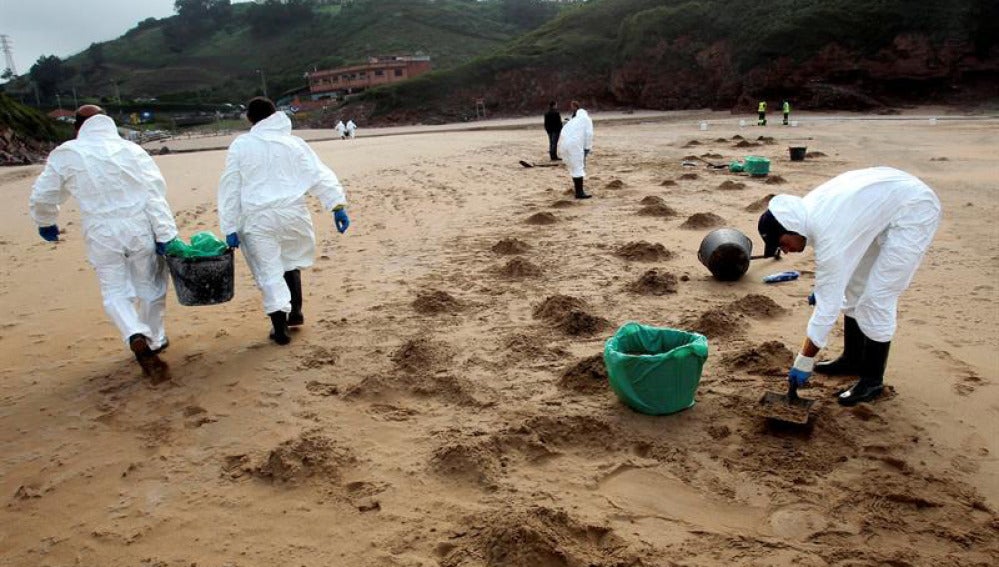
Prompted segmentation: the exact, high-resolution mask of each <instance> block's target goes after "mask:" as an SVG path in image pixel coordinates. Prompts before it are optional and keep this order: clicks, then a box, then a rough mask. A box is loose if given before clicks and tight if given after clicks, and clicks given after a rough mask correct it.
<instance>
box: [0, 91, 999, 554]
mask: <svg viewBox="0 0 999 567" xmlns="http://www.w3.org/2000/svg"><path fill="white" fill-rule="evenodd" d="M919 113H925V114H926V115H936V114H938V113H939V114H941V116H943V113H942V112H940V111H939V110H938V109H929V110H922V109H921V110H920V111H919ZM659 114H664V113H659ZM913 114H916V112H915V111H914V112H913ZM594 118H595V120H596V141H595V144H594V153H593V154H592V155H591V156H590V162H589V165H588V167H587V172H588V174H589V177H588V178H587V190H588V191H590V192H592V193H593V195H594V198H593V199H591V200H589V201H586V202H583V203H578V202H575V201H573V200H572V199H571V190H570V187H571V183H570V180H569V178H568V175H567V173H566V171H565V169H564V168H561V167H535V168H530V169H527V168H523V167H522V166H521V165H519V164H518V161H519V160H527V161H528V162H537V163H539V164H546V163H547V139H546V137H545V135H544V132H543V130H542V128H541V123H540V117H538V119H537V120H536V121H535V122H536V124H535V127H534V128H532V129H525V127H528V126H530V123H529V122H516V121H514V122H512V123H510V124H509V125H508V126H509V127H506V126H504V125H503V124H502V123H500V124H499V126H498V127H497V128H496V129H488V130H473V131H447V132H435V131H433V129H425V128H416V127H413V128H407V129H400V130H399V131H391V132H381V133H382V134H391V135H373V134H374V133H377V131H375V130H373V129H364V128H362V129H361V130H360V134H361V135H360V137H359V138H358V139H356V140H353V141H349V142H346V141H317V142H314V143H313V147H314V148H315V150H316V151H317V153H318V154H319V155H320V156H321V157H322V158H323V159H324V160H325V161H326V162H327V163H328V164H329V165H330V166H331V167H332V168H333V169H334V171H336V172H337V174H338V175H339V176H340V178H341V180H342V181H343V183H344V185H345V187H346V189H347V195H348V199H349V202H350V212H351V219H352V225H351V228H350V230H349V232H348V233H347V234H346V235H343V236H341V235H338V234H337V233H336V232H335V231H334V230H333V228H332V223H331V222H330V219H329V218H328V217H327V216H326V215H320V214H319V210H318V203H316V202H315V201H313V202H312V205H313V207H314V211H315V213H316V214H315V217H314V220H315V223H316V227H317V240H318V255H317V260H316V264H315V266H314V267H313V268H312V269H310V270H307V271H304V272H303V275H302V279H303V286H304V289H305V316H306V326H305V327H304V328H302V329H301V330H299V331H298V332H297V333H296V334H295V335H294V337H293V342H292V344H291V345H290V346H287V347H278V346H275V345H274V344H272V343H270V342H269V341H268V339H267V331H268V320H267V318H266V316H265V315H264V313H263V311H262V307H261V302H260V294H259V293H258V291H257V290H256V288H255V287H254V285H253V282H252V280H251V278H250V275H249V271H248V269H247V268H246V265H245V263H244V262H243V260H242V257H240V258H239V260H238V264H237V267H236V274H237V284H236V297H235V299H234V300H233V301H232V302H230V303H227V304H224V305H219V306H213V307H201V308H189V307H181V306H179V305H178V304H177V302H176V297H175V295H174V293H173V290H172V289H171V291H170V296H169V304H168V311H167V331H168V334H169V336H170V341H171V346H170V349H169V350H168V351H167V352H166V353H165V355H164V358H165V359H166V360H167V361H168V362H169V363H170V364H171V366H172V369H173V375H174V379H173V381H172V382H168V383H165V384H161V385H158V386H153V385H150V384H149V383H148V382H147V381H146V380H144V379H143V378H142V377H141V374H140V372H139V369H138V367H137V365H135V363H134V361H133V360H132V359H131V358H130V354H129V353H128V352H127V350H126V349H125V347H124V345H122V344H121V340H120V338H119V337H118V335H117V331H116V329H115V328H114V326H113V325H112V323H111V322H110V321H109V320H108V319H107V318H106V317H105V315H104V312H103V309H102V307H101V298H100V293H99V290H98V287H97V283H96V278H95V276H94V273H93V271H92V270H91V268H90V267H89V266H88V265H87V263H86V260H85V255H84V250H83V243H82V239H81V235H80V233H79V225H80V221H79V213H78V211H77V209H76V207H75V205H74V204H72V202H71V203H69V204H67V206H65V207H64V208H63V211H62V214H61V217H60V226H62V227H63V228H65V230H66V234H65V235H64V242H60V243H58V244H50V243H46V242H43V241H41V240H40V239H39V238H38V237H37V234H36V229H35V227H34V225H33V223H32V222H31V220H30V218H29V217H28V212H27V199H28V195H29V193H30V190H31V186H32V183H33V181H34V178H35V177H36V176H37V175H38V173H39V172H40V171H41V166H29V167H19V168H8V169H4V170H0V191H2V194H3V196H4V198H5V199H6V201H7V203H8V205H7V206H6V207H4V208H3V210H2V212H0V219H2V222H0V253H2V256H3V259H4V262H3V265H2V268H0V302H2V305H3V308H4V309H3V311H4V313H5V314H6V316H5V317H4V319H3V321H2V322H0V360H3V365H2V367H0V501H2V503H3V506H2V507H0V565H11V566H52V567H55V566H70V565H80V566H83V565H86V566H119V565H120V566H144V567H154V566H155V567H160V566H162V567H174V566H176V567H181V566H183V567H189V566H192V565H197V566H199V567H203V566H239V567H246V566H276V565H288V566H296V567H297V566H308V567H313V566H317V567H318V566H375V567H417V566H423V567H430V566H438V565H439V566H442V567H472V566H509V567H557V566H566V567H585V566H596V567H624V566H667V565H689V566H695V565H696V566H714V565H726V566H727V565H759V566H770V565H796V566H831V565H836V566H860V565H895V566H910V565H911V566H920V565H934V566H938V567H939V566H951V565H953V566H958V565H961V566H968V565H981V566H987V565H996V564H997V563H999V513H997V510H999V396H997V393H999V389H997V380H999V332H997V331H999V301H997V299H999V294H997V286H999V227H997V223H996V219H997V218H999V194H997V193H996V182H997V180H999V162H997V160H996V148H997V147H999V119H988V118H982V117H979V118H978V119H974V120H944V119H941V120H939V121H936V122H935V123H931V122H930V121H929V120H926V119H915V118H913V119H909V120H857V119H855V118H858V116H852V117H851V118H854V119H849V120H847V119H832V118H833V117H828V116H827V117H823V116H821V115H811V116H803V117H802V118H801V119H800V120H801V122H800V124H799V126H798V127H796V128H790V127H786V128H785V127H780V126H775V125H773V124H774V123H775V122H778V121H779V119H778V117H777V115H776V114H772V115H771V124H772V125H771V126H770V127H767V128H757V127H749V126H747V127H745V128H740V127H739V125H738V118H739V117H733V116H731V115H728V114H727V113H724V114H722V113H706V114H703V115H697V114H696V113H683V114H677V115H675V116H673V117H670V116H665V117H664V116H658V117H643V116H640V117H638V119H635V120H613V121H604V122H602V121H601V120H600V118H601V117H600V113H595V114H594ZM645 118H648V120H646V119H645ZM653 118H654V119H653ZM702 119H703V120H707V121H709V129H708V130H706V131H702V130H700V129H699V127H698V122H699V121H700V120H702ZM744 119H745V120H746V121H747V123H751V122H752V120H753V117H752V116H746V117H744ZM326 134H328V132H327V133H326ZM316 136H318V134H317V135H316ZM736 136H740V137H741V138H742V139H740V138H736ZM760 136H764V137H770V138H772V139H765V140H758V137H760ZM313 139H315V137H313ZM217 142H219V140H209V141H206V142H204V143H205V144H206V145H203V146H201V147H217V146H216V145H212V144H216V143H217ZM199 143H200V142H199ZM226 143H227V142H224V141H223V142H222V143H220V144H218V145H219V146H225V145H226ZM747 144H748V145H747ZM158 145H159V143H155V144H152V145H151V147H157V146H158ZM166 145H168V146H170V147H171V149H172V150H176V149H181V146H180V143H179V142H178V143H171V142H167V143H166ZM789 145H805V146H807V148H808V151H809V152H812V153H811V154H810V157H809V158H808V159H806V160H805V161H803V162H791V161H789V159H788V151H787V147H788V146H789ZM739 146H742V147H739ZM197 147H198V145H197V143H194V142H193V141H192V142H191V143H190V144H188V145H184V146H183V149H196V148H197ZM746 155H760V156H766V157H769V158H771V160H772V166H771V175H770V176H769V177H768V178H766V179H757V178H749V177H746V176H737V175H733V174H729V173H728V172H727V171H716V170H710V169H707V168H705V167H703V166H697V167H684V166H682V165H681V162H682V161H683V160H684V158H685V157H686V156H698V157H704V159H707V160H709V161H714V162H720V163H727V162H728V161H730V160H732V159H734V158H741V157H743V156H746ZM155 159H156V162H157V163H158V164H159V166H160V168H161V169H162V171H163V173H164V176H165V177H166V179H167V182H168V185H169V196H168V197H169V201H170V203H171V205H172V207H173V209H174V211H175V213H176V216H177V223H178V226H179V228H180V231H181V234H182V235H183V236H190V235H191V234H192V233H194V232H195V231H198V230H205V229H210V230H214V231H216V232H217V231H218V227H217V217H216V214H215V210H214V209H215V192H216V187H217V183H218V178H219V175H220V173H221V171H222V167H223V163H224V159H225V152H224V151H202V152H196V153H174V154H171V155H161V156H157V157H156V158H155ZM873 165H890V166H894V167H898V168H900V169H904V170H906V171H909V172H911V173H913V174H915V175H917V176H919V177H921V178H922V179H923V180H924V181H926V182H927V183H928V184H929V185H930V186H931V187H933V188H934V189H935V190H936V192H937V194H938V195H939V197H940V200H941V202H942V204H943V208H944V216H943V222H942V224H941V227H940V230H939V232H938V233H937V236H936V239H935V241H934V244H933V246H932V248H931V249H930V251H929V253H928V254H927V256H926V258H925V260H924V261H923V265H922V267H921V268H920V270H919V272H918V274H917V276H916V278H915V280H914V282H913V284H912V287H911V288H910V289H909V290H908V291H907V293H906V294H904V295H903V296H902V299H901V302H900V311H899V327H898V332H897V334H896V336H895V339H894V342H893V344H892V350H891V355H890V358H889V362H888V371H887V374H886V383H887V384H888V385H889V391H888V392H887V395H885V396H884V397H883V398H881V399H880V400H878V401H876V402H875V403H873V404H863V405H860V406H858V407H856V408H853V409H846V408H842V407H840V406H838V405H837V404H836V403H835V401H834V399H833V395H834V393H835V392H836V391H837V390H838V389H840V388H842V387H844V386H846V385H848V383H847V381H846V380H842V379H832V378H827V377H823V376H817V377H815V378H813V380H812V382H811V385H810V387H809V388H807V389H805V390H803V391H802V395H803V396H805V397H810V398H815V399H818V400H820V402H819V404H818V406H817V408H816V410H815V414H816V415H815V418H814V424H813V426H812V428H811V429H809V430H804V431H802V430H793V429H787V428H780V427H774V426H772V425H768V424H767V423H766V422H765V421H764V420H763V419H762V418H760V417H759V415H758V413H757V407H756V406H757V400H758V399H759V397H760V396H761V394H762V393H763V392H764V391H765V390H767V389H781V388H783V387H784V384H785V377H784V376H785V373H786V371H787V368H788V367H789V366H790V364H791V361H792V358H793V355H794V353H795V352H796V351H797V349H798V348H799V345H800V341H801V339H802V337H803V335H804V330H805V325H806V322H807V320H808V317H809V315H810V308H809V307H808V305H807V303H806V297H807V296H808V294H809V292H810V290H811V286H812V282H813V281H814V272H813V270H814V265H813V262H812V257H811V253H810V250H806V252H805V253H804V254H800V255H792V256H790V257H787V258H785V259H783V260H781V261H779V262H773V261H769V260H768V261H758V262H754V263H753V265H752V266H751V268H750V271H749V273H747V274H746V276H745V277H744V278H743V279H742V280H741V281H739V282H734V283H721V282H716V281H714V280H713V279H711V277H710V274H709V273H708V271H707V270H706V269H705V268H704V267H703V266H701V265H700V263H699V262H698V260H697V257H696V251H697V247H698V244H699V243H700V241H701V239H702V238H703V236H704V235H705V233H706V232H708V231H709V230H710V229H711V228H713V227H715V226H733V227H736V228H739V229H740V230H742V231H744V232H745V233H747V234H748V235H750V236H752V237H753V238H754V241H755V245H756V246H757V247H762V243H761V241H760V240H759V237H758V235H757V233H756V221H757V218H758V216H759V213H760V212H761V211H762V210H763V208H762V207H765V205H764V203H765V202H766V197H767V196H768V195H771V194H774V193H792V194H796V195H803V194H805V193H806V192H808V191H809V190H810V189H812V188H814V187H815V186H816V185H818V184H819V183H821V182H823V181H825V180H826V179H828V178H830V177H832V176H834V175H836V174H838V173H841V172H843V171H846V170H849V169H856V168H861V167H867V166H873ZM656 245H662V246H661V248H660V247H657V246H656ZM759 251H760V250H756V252H757V253H758V252H759ZM790 269H795V270H799V271H801V272H802V278H801V279H799V280H798V281H795V282H788V283H784V284H779V285H766V284H763V283H762V282H761V278H762V276H764V275H766V274H769V273H772V272H777V271H782V270H790ZM650 270H656V274H648V272H649V271H650ZM567 306H574V307H575V308H576V309H577V310H579V311H582V312H583V313H584V314H585V315H587V316H588V317H585V320H583V321H575V323H578V324H575V323H574V322H573V321H569V320H568V319H565V318H564V317H563V316H564V315H565V314H566V309H567ZM626 321H640V322H643V323H647V324H652V325H664V326H671V327H676V328H682V329H687V330H696V331H700V332H702V333H704V334H706V335H707V336H708V339H709V342H710V349H711V352H710V355H709V358H708V362H707V364H706V366H705V368H704V375H703V378H702V381H701V385H700V389H699V392H698V396H697V404H696V405H695V406H694V407H693V408H691V409H689V410H687V411H684V412H681V413H678V414H674V415H671V416H663V417H650V416H645V415H641V414H638V413H635V412H634V411H632V410H630V409H628V408H627V407H626V406H624V405H623V404H622V403H621V402H619V401H618V400H617V398H616V397H615V396H614V394H613V392H612V391H611V390H610V388H609V387H608V386H607V383H606V376H605V371H604V369H603V364H602V361H601V358H600V357H599V355H600V354H601V353H602V351H603V344H604V341H605V340H606V339H607V338H608V337H609V336H610V335H611V334H612V333H613V332H614V330H615V329H616V328H617V327H618V326H619V325H621V324H623V323H624V322H626ZM841 345H842V332H841V330H840V329H837V331H836V332H835V334H834V336H833V338H832V339H831V342H830V348H829V349H828V351H826V352H823V354H822V355H821V356H824V357H827V358H830V357H833V356H836V355H837V354H838V353H839V350H840V348H841ZM594 357H596V358H594Z"/></svg>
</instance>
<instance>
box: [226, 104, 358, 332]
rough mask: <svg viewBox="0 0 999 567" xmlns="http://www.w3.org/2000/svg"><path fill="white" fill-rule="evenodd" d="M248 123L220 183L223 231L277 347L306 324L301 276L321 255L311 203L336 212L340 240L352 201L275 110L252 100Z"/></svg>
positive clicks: (332, 175)
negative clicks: (246, 270)
mask: <svg viewBox="0 0 999 567" xmlns="http://www.w3.org/2000/svg"><path fill="white" fill-rule="evenodd" d="M246 117H247V119H249V121H250V122H251V123H252V124H253V127H252V128H250V132H249V133H247V134H243V135H241V136H239V137H238V138H236V140H235V141H234V142H233V143H232V145H230V146H229V154H228V156H227V157H226V162H225V171H224V172H223V173H222V179H221V181H219V194H218V201H219V203H218V211H219V223H220V224H221V228H222V233H223V234H225V235H226V242H227V243H228V244H229V246H230V247H231V248H239V247H241V246H242V249H243V257H244V258H246V263H247V265H248V266H249V267H250V272H252V273H253V278H254V280H255V281H256V283H257V287H259V288H260V291H261V293H262V294H263V300H264V312H266V313H267V315H268V316H269V317H270V318H271V324H272V326H273V331H272V332H271V335H270V337H271V340H273V341H274V342H276V343H278V344H280V345H285V344H288V343H289V342H290V341H291V337H290V336H289V334H288V327H289V326H290V327H297V326H300V325H302V324H304V322H305V318H304V316H303V314H302V275H301V269H302V268H307V267H309V266H311V265H312V262H313V258H314V256H315V249H316V237H315V234H314V233H313V230H312V217H311V215H310V214H309V209H308V207H307V206H306V202H305V195H306V193H310V194H312V195H314V196H316V197H317V198H318V199H319V201H320V202H321V203H322V205H323V208H324V209H325V210H327V211H332V212H333V220H334V225H335V226H336V229H337V231H339V232H340V234H343V233H344V232H346V231H347V227H348V226H349V225H350V220H349V219H348V217H347V211H346V208H345V207H346V204H347V201H346V197H345V195H344V191H343V187H342V186H341V185H340V181H339V180H338V179H337V176H336V174H334V173H333V171H331V170H330V168H329V167H326V165H324V164H323V162H321V161H320V160H319V157H318V156H317V155H316V154H315V152H313V151H312V148H310V147H309V145H308V144H306V143H305V141H304V140H302V139H301V138H299V137H298V136H293V135H292V134H291V121H290V120H289V119H288V117H287V116H286V115H285V114H284V113H283V112H276V111H275V107H274V103H273V102H271V101H270V100H268V99H266V98H262V97H258V98H255V99H253V100H251V101H250V102H249V104H248V105H247V112H246Z"/></svg>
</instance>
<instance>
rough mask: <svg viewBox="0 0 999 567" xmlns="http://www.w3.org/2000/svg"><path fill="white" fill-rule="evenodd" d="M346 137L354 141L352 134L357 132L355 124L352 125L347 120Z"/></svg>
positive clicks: (352, 122)
mask: <svg viewBox="0 0 999 567" xmlns="http://www.w3.org/2000/svg"><path fill="white" fill-rule="evenodd" d="M346 128H347V137H348V138H350V139H351V140H353V139H354V132H357V124H354V121H353V120H347V126H346Z"/></svg>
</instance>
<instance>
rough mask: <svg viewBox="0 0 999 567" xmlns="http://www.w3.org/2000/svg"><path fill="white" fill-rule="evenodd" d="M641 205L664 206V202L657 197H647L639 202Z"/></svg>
mask: <svg viewBox="0 0 999 567" xmlns="http://www.w3.org/2000/svg"><path fill="white" fill-rule="evenodd" d="M639 204H641V205H665V204H666V201H665V200H664V199H663V198H662V197H660V196H659V195H649V196H648V197H645V198H643V199H642V200H641V201H639Z"/></svg>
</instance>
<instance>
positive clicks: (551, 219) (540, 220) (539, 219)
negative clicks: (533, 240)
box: [524, 212, 558, 225]
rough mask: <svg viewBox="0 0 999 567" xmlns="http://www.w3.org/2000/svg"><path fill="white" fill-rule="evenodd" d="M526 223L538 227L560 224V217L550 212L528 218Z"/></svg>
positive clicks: (535, 214)
mask: <svg viewBox="0 0 999 567" xmlns="http://www.w3.org/2000/svg"><path fill="white" fill-rule="evenodd" d="M524 222H526V223H527V224H536V225H543V224H555V223H557V222H558V217H556V216H555V215H553V214H551V213H548V212H542V213H534V214H533V215H531V216H529V217H527V220H526V221H524Z"/></svg>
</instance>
